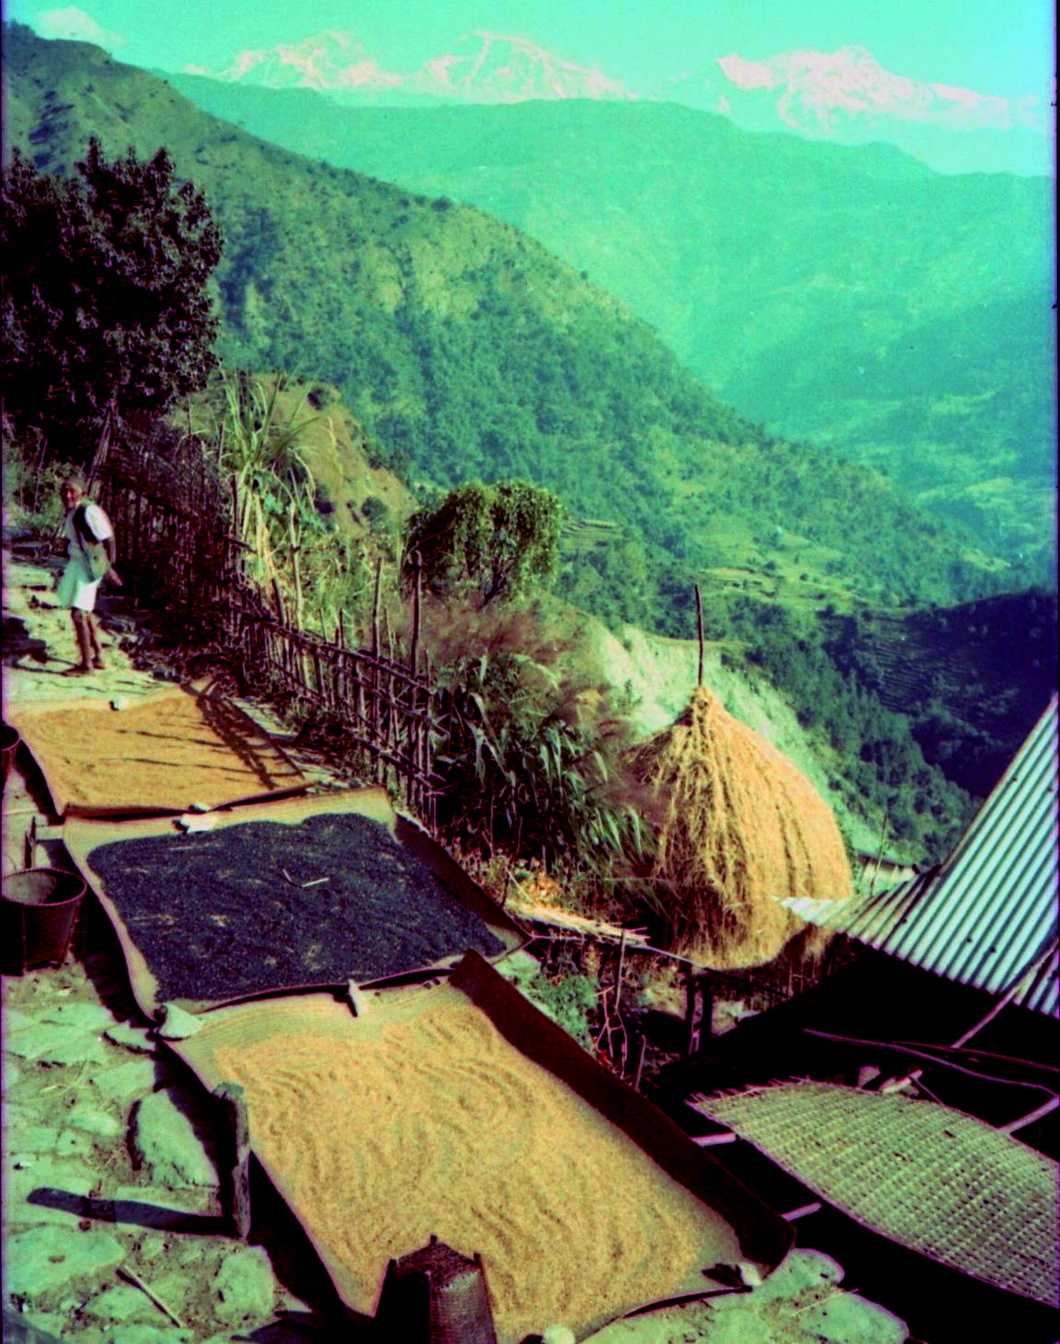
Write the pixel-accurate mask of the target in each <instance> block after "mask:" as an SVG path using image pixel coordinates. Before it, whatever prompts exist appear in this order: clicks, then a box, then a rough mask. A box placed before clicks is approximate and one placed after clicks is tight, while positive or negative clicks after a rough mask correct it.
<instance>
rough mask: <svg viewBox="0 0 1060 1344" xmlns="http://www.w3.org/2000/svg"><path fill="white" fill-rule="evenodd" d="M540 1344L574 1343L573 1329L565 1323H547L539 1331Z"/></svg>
mask: <svg viewBox="0 0 1060 1344" xmlns="http://www.w3.org/2000/svg"><path fill="white" fill-rule="evenodd" d="M541 1344H574V1331H573V1330H572V1329H571V1328H570V1327H569V1326H567V1325H548V1326H546V1327H545V1329H544V1330H542V1332H541Z"/></svg>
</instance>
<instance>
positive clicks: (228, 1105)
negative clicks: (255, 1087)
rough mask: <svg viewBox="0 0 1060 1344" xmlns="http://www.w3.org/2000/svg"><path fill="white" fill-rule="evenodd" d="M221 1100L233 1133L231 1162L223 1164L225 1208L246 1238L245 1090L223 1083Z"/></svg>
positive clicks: (247, 1145) (247, 1125) (227, 1125)
mask: <svg viewBox="0 0 1060 1344" xmlns="http://www.w3.org/2000/svg"><path fill="white" fill-rule="evenodd" d="M214 1096H215V1097H216V1098H217V1100H218V1102H219V1103H220V1109H221V1113H222V1117H223V1121H222V1123H223V1124H224V1126H225V1130H226V1132H227V1133H226V1137H227V1135H231V1139H232V1147H231V1149H230V1152H229V1155H230V1156H231V1158H232V1162H231V1166H229V1165H228V1164H227V1163H225V1164H224V1168H225V1169H224V1172H223V1176H224V1179H223V1182H222V1187H221V1188H222V1192H223V1200H224V1204H225V1212H226V1213H227V1214H228V1217H229V1218H230V1219H231V1221H232V1227H233V1229H234V1232H235V1235H236V1236H237V1237H238V1238H239V1239H240V1240H241V1241H246V1239H247V1237H248V1236H249V1235H250V1123H249V1119H248V1116H247V1097H246V1092H245V1091H244V1089H243V1088H242V1087H240V1085H239V1084H238V1083H222V1084H221V1085H220V1086H219V1087H218V1088H216V1090H215V1091H214Z"/></svg>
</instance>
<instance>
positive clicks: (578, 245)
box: [167, 76, 1055, 579]
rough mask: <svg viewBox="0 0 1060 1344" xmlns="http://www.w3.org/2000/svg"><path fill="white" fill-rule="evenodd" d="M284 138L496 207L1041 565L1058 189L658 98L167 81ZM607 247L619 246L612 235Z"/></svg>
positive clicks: (828, 441) (949, 510)
mask: <svg viewBox="0 0 1060 1344" xmlns="http://www.w3.org/2000/svg"><path fill="white" fill-rule="evenodd" d="M167 78H168V79H170V82H172V83H173V84H174V86H175V87H178V88H180V89H181V90H182V91H184V92H186V93H187V94H188V96H190V97H192V98H193V99H195V100H196V101H197V102H198V103H199V104H200V105H202V106H203V107H205V108H208V109H209V110H211V111H213V112H216V113H217V114H218V115H221V116H225V117H227V118H229V119H230V120H233V121H238V122H239V123H240V124H242V125H244V126H245V127H246V128H247V129H249V130H252V131H254V132H255V133H256V134H260V135H264V136H266V137H267V138H269V139H270V140H275V141H276V142H277V143H278V144H282V145H285V146H286V147H288V148H290V149H294V150H297V151H299V152H301V153H305V154H309V155H312V156H314V157H320V158H323V159H326V160H327V161H328V162H330V163H334V164H337V165H339V166H342V167H348V168H354V169H356V170H358V171H361V172H367V173H371V174H373V175H375V176H378V177H381V178H385V179H386V180H388V181H392V182H399V183H401V184H403V185H405V186H407V187H410V188H412V189H414V190H417V191H423V192H427V193H429V194H432V195H440V194H446V195H449V196H452V197H454V198H455V199H458V200H461V201H466V202H468V203H470V204H473V205H476V206H479V207H480V208H482V209H485V210H488V211H490V212H492V213H494V214H496V215H497V216H498V217H499V218H501V219H504V220H506V221H507V222H508V223H511V224H515V225H516V226H517V227H519V228H521V229H525V230H526V231H527V232H528V233H530V234H531V235H533V236H534V237H535V238H537V239H539V240H540V241H542V242H543V243H545V245H546V246H547V247H549V248H550V249H552V250H553V251H554V252H555V253H556V254H557V255H558V256H561V257H563V258H564V259H565V260H566V261H568V262H569V263H570V264H571V265H573V266H575V267H577V268H579V269H582V270H586V271H587V272H588V274H589V276H590V277H591V278H592V279H593V280H594V281H597V282H598V283H599V284H601V285H602V286H603V287H604V288H605V289H607V290H608V291H610V292H611V293H614V294H616V295H618V296H619V297H620V298H622V299H623V300H624V301H625V302H626V303H628V304H629V305H630V307H631V308H632V309H633V311H635V312H636V313H638V314H639V315H640V316H641V317H643V318H645V319H646V320H647V321H648V322H650V323H652V324H653V325H654V326H655V327H657V329H658V330H659V333H660V334H661V335H662V336H663V337H664V339H665V340H666V341H667V342H668V344H669V345H670V346H671V348H672V349H673V350H674V351H676V353H677V354H678V356H679V357H680V358H681V359H682V360H683V361H685V362H686V363H687V364H688V366H689V367H690V368H691V369H693V370H694V371H695V372H697V373H698V374H699V375H700V376H701V377H703V378H704V379H705V380H706V381H707V382H708V383H709V384H710V385H711V386H712V387H713V388H714V389H715V390H716V391H717V392H718V393H719V395H721V396H723V397H724V398H725V400H726V401H729V402H731V403H732V404H733V405H735V406H736V407H738V408H739V409H740V410H741V412H743V413H744V414H747V415H749V416H751V417H752V418H753V419H755V420H758V421H761V422H762V423H764V424H766V425H768V426H769V427H770V428H771V429H772V430H773V431H774V432H775V433H777V434H780V435H784V436H786V437H796V438H803V437H805V438H808V439H810V440H812V441H813V442H815V443H816V444H818V445H819V446H826V447H828V448H830V449H832V450H834V451H835V452H836V453H838V454H840V455H842V456H845V457H848V458H852V459H854V460H857V461H862V462H867V463H872V464H874V465H877V466H879V467H881V468H882V469H883V470H885V471H886V472H888V474H890V475H892V476H893V477H894V478H895V479H896V480H898V481H900V482H901V483H903V484H904V485H906V486H907V487H908V488H909V489H910V490H912V491H913V492H915V494H916V495H917V496H918V497H919V499H920V502H921V503H923V504H925V505H926V506H928V507H930V508H932V509H934V510H936V511H937V512H938V513H939V514H940V515H942V516H945V517H949V518H960V519H961V520H963V521H964V522H965V523H966V524H967V525H968V526H970V527H971V528H973V529H974V531H975V534H976V536H977V537H978V539H979V544H981V545H984V546H986V547H987V548H988V549H990V550H994V551H1000V552H1001V553H1002V554H1004V555H1006V556H1007V557H1008V558H1009V559H1011V560H1013V561H1015V562H1017V563H1018V564H1021V565H1022V567H1023V568H1022V572H1023V574H1024V575H1025V576H1026V577H1027V578H1028V579H1033V578H1038V579H1042V578H1045V577H1047V576H1049V575H1051V574H1052V572H1053V566H1054V563H1055V561H1054V557H1053V548H1052V545H1051V541H1050V539H1049V533H1048V520H1049V517H1050V514H1051V511H1052V496H1051V485H1052V482H1053V479H1054V460H1053V442H1054V437H1055V436H1054V426H1055V405H1054V395H1053V367H1054V362H1055V336H1054V329H1053V315H1052V309H1051V303H1052V298H1053V293H1052V278H1051V267H1050V265H1049V260H1048V259H1049V257H1050V256H1051V253H1052V232H1053V209H1052V189H1051V185H1050V183H1049V182H1048V181H1047V180H1046V179H1044V178H1038V179H1028V178H1016V177H1012V176H1009V175H1006V174H974V175H965V176H958V177H944V176H941V175H939V174H936V173H934V172H932V171H931V170H930V169H928V168H925V167H924V166H923V165H922V164H920V163H918V162H916V161H915V160H913V159H911V158H908V157H906V156H904V155H903V154H901V153H899V152H898V151H896V150H894V149H891V148H889V147H886V146H882V145H866V146H861V147H858V148H845V147H840V146H834V145H826V144H811V143H808V142H806V141H803V140H800V139H797V138H796V137H794V136H785V135H779V134H776V135H772V134H771V135H766V134H749V133H746V132H743V131H740V130H738V129H737V128H736V127H735V126H733V125H732V124H731V123H730V122H728V121H726V120H724V119H723V118H721V117H716V116H711V115H709V114H707V113H700V112H695V111H692V110H690V109H688V108H682V107H677V106H673V105H665V104H661V105H660V104H651V103H630V104H618V103H611V104H603V103H592V102H588V101H569V102H556V103H543V102H542V103H530V104H525V105H522V106H517V107H470V108H469V107H460V108H439V109H411V108H390V109H382V108H356V109H354V108H349V107H340V106H338V105H336V104H335V103H333V102H331V101H329V100H328V99H327V98H326V97H324V96H322V95H320V94H316V93H313V92H310V91H308V90H282V91H279V90H268V89H261V88H250V87H244V86H233V85H229V84H224V83H221V82H218V81H211V80H206V79H201V78H198V77H195V76H167ZM617 238H621V240H622V242H621V245H620V246H619V245H616V241H615V240H616V239H617Z"/></svg>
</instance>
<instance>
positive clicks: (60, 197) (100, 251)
mask: <svg viewBox="0 0 1060 1344" xmlns="http://www.w3.org/2000/svg"><path fill="white" fill-rule="evenodd" d="M77 173H78V176H77V177H76V178H70V179H67V178H61V177H52V176H48V175H46V174H42V173H40V172H39V171H38V169H37V168H36V166H35V165H34V164H33V163H32V162H30V161H29V160H27V159H25V158H24V157H23V156H22V155H20V154H19V152H18V151H17V150H16V151H15V153H14V156H13V159H12V162H11V165H10V167H9V168H8V169H7V170H6V171H5V173H4V176H3V189H2V190H3V222H2V226H0V227H2V234H0V241H2V246H3V263H2V264H3V277H4V291H3V308H2V314H3V334H4V344H5V347H6V358H7V374H8V376H7V392H6V398H5V405H6V409H7V411H8V413H9V414H10V415H11V417H12V418H13V420H14V423H15V424H16V425H17V426H18V427H19V428H23V427H32V428H36V429H38V430H40V431H41V432H42V433H43V434H44V435H45V436H46V438H47V439H48V441H49V443H50V444H51V446H52V447H53V448H54V449H55V451H57V452H61V453H62V454H63V455H64V456H66V457H67V458H70V459H72V460H75V461H84V460H85V459H87V458H88V457H89V456H90V455H91V452H92V450H93V448H94V441H95V437H96V434H97V433H98V431H99V428H100V426H101V425H102V423H103V421H104V419H105V418H106V416H107V414H108V412H112V413H113V414H115V415H116V416H117V417H118V418H119V419H126V418H127V417H129V416H131V415H136V414H144V413H146V414H148V415H160V414H162V413H163V412H165V411H166V410H167V409H168V408H169V407H170V406H171V405H172V404H173V402H174V401H175V400H176V399H177V398H178V397H180V396H182V395H184V394H185V393H187V392H190V391H194V390H195V389H197V388H199V387H201V386H202V385H203V383H204V382H205V379H206V376H207V374H208V373H209V371H210V369H211V368H212V367H213V365H214V363H215V359H214V356H213V354H212V350H211V347H212V344H213V340H214V336H215V334H216V330H217V317H216V315H215V314H214V312H213V306H212V303H211V299H210V295H209V292H208V288H207V285H208V281H209V279H210V276H211V275H212V273H213V271H214V269H215V268H216V266H217V263H218V261H219V260H220V257H221V247H222V240H221V235H220V232H219V230H218V228H217V226H216V225H215V223H214V221H213V218H212V216H211V214H210V211H209V209H208V207H207V205H206V201H205V199H204V198H203V196H202V194H201V193H200V192H198V191H197V190H196V189H195V187H194V186H193V185H192V184H191V183H190V182H185V183H183V184H182V185H178V184H177V182H176V181H175V179H174V165H173V161H172V159H171V158H170V157H169V155H168V153H167V152H166V151H165V150H164V149H160V150H159V151H158V153H157V154H156V155H155V156H154V158H152V159H150V160H142V159H139V158H137V156H136V154H135V153H134V151H133V150H132V149H129V151H128V152H127V153H126V155H125V156H124V157H123V158H118V159H115V160H114V161H108V160H107V159H105V158H104V156H103V153H102V150H101V148H100V145H99V142H98V141H97V140H95V139H93V140H91V141H89V145H88V152H87V153H86V155H85V158H84V159H83V160H82V161H81V162H79V163H78V164H77Z"/></svg>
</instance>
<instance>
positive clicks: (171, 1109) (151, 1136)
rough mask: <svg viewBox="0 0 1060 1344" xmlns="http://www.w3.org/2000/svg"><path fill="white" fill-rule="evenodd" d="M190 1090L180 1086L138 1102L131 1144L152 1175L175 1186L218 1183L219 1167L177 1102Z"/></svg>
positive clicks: (136, 1155)
mask: <svg viewBox="0 0 1060 1344" xmlns="http://www.w3.org/2000/svg"><path fill="white" fill-rule="evenodd" d="M186 1095H187V1094H186V1093H183V1092H180V1091H179V1090H177V1089H173V1090H166V1091H162V1092H152V1093H151V1094H150V1095H149V1096H146V1097H144V1098H143V1099H142V1100H140V1101H139V1102H137V1104H136V1107H135V1110H134V1114H133V1121H132V1128H131V1134H130V1146H131V1149H132V1154H133V1159H134V1161H136V1162H137V1164H138V1165H140V1166H141V1167H142V1168H143V1169H144V1171H145V1174H146V1175H147V1177H148V1179H149V1180H151V1181H153V1182H155V1183H156V1184H158V1185H165V1186H170V1187H172V1188H173V1189H176V1190H180V1189H187V1188H188V1187H189V1186H199V1185H201V1186H216V1185H217V1183H218V1178H217V1169H216V1167H215V1166H214V1164H213V1162H212V1161H211V1159H210V1156H209V1153H208V1152H207V1147H206V1144H205V1143H204V1141H203V1139H202V1138H200V1137H199V1135H198V1133H196V1129H195V1126H194V1124H193V1123H192V1121H191V1120H190V1119H189V1118H188V1115H187V1114H186V1113H185V1111H184V1110H183V1109H181V1108H180V1107H179V1106H178V1105H177V1098H180V1099H181V1100H184V1098H185V1097H186Z"/></svg>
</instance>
